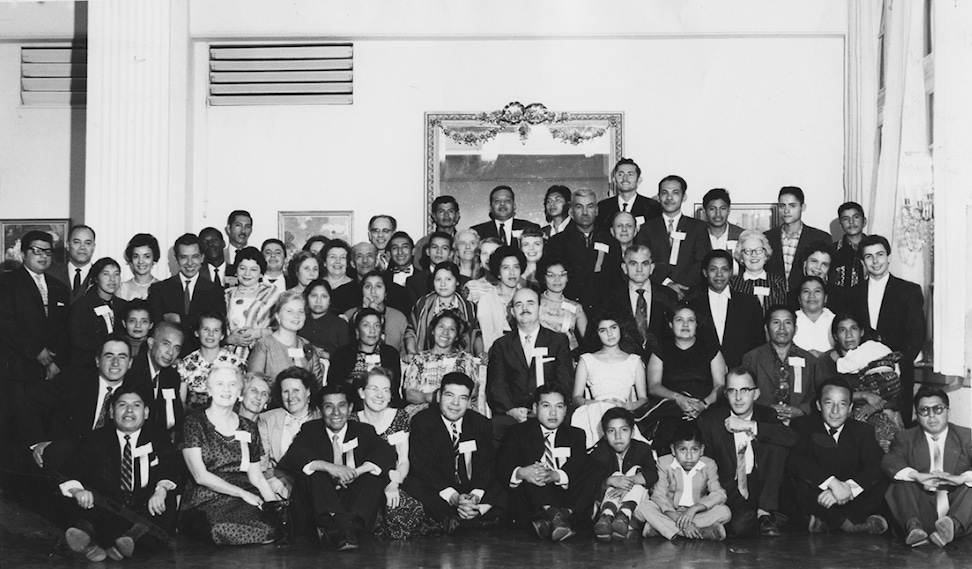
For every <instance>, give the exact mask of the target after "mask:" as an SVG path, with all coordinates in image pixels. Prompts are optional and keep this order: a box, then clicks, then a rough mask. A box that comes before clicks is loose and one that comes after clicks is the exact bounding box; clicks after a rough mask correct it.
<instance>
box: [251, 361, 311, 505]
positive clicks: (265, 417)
mask: <svg viewBox="0 0 972 569" xmlns="http://www.w3.org/2000/svg"><path fill="white" fill-rule="evenodd" d="M316 395H317V378H316V377H314V374H312V373H311V372H309V371H307V370H306V369H304V368H302V367H296V366H294V367H289V368H287V369H285V370H283V371H282V372H280V375H278V376H277V379H276V380H275V381H274V382H273V399H274V401H275V402H276V403H277V404H278V405H281V407H278V408H275V409H270V410H268V411H264V412H263V413H260V416H259V418H258V419H257V427H259V429H260V441H261V442H262V443H263V457H261V468H262V469H263V472H264V475H265V476H266V478H267V481H268V482H269V483H270V487H271V488H272V489H273V491H274V492H276V493H277V495H278V496H280V497H281V498H289V497H290V491H291V490H292V489H293V487H294V478H293V476H292V475H291V474H290V473H288V472H287V471H285V470H283V469H281V468H277V463H278V462H280V459H281V458H283V457H284V455H285V454H287V449H289V448H290V443H292V442H294V437H296V436H297V433H299V432H300V427H301V425H303V424H304V423H306V422H307V421H310V420H313V419H320V418H321V412H320V410H319V409H317V408H316V407H314V406H313V405H311V401H314V399H315V397H316Z"/></svg>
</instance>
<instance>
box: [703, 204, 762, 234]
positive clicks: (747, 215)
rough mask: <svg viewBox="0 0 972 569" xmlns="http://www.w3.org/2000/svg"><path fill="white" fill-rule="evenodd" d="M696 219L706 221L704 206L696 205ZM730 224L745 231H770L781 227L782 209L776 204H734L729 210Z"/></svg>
mask: <svg viewBox="0 0 972 569" xmlns="http://www.w3.org/2000/svg"><path fill="white" fill-rule="evenodd" d="M695 219H701V220H702V221H705V210H704V209H702V204H700V203H697V204H695ZM729 223H732V224H734V225H738V226H739V227H742V228H743V229H755V230H756V231H768V230H770V229H772V228H774V227H778V226H779V225H780V209H779V207H777V205H776V204H775V203H738V204H737V203H734V204H732V207H730V209H729Z"/></svg>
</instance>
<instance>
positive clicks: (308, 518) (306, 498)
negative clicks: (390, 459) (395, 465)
mask: <svg viewBox="0 0 972 569" xmlns="http://www.w3.org/2000/svg"><path fill="white" fill-rule="evenodd" d="M383 474H384V473H383ZM387 484H388V477H387V475H383V476H374V475H373V474H364V475H362V476H359V477H358V478H357V479H356V480H355V481H354V482H352V483H351V485H350V486H348V487H347V488H344V487H338V488H335V486H336V483H335V481H334V479H333V478H331V476H330V475H329V474H327V473H326V472H315V473H313V474H311V475H310V476H305V477H301V478H300V479H299V480H298V481H297V483H296V484H295V485H294V494H295V496H294V499H292V500H291V503H292V504H294V503H298V504H302V506H303V508H304V509H305V512H304V513H303V515H299V516H297V517H295V520H294V522H295V524H297V526H298V529H301V530H311V531H313V528H314V527H319V528H324V529H326V530H332V529H346V527H345V524H349V523H350V524H353V525H354V529H355V531H358V532H360V531H362V530H364V529H365V528H368V529H370V528H372V527H374V525H375V516H376V515H377V514H378V508H379V507H380V506H381V505H382V504H383V503H384V501H385V492H384V489H385V486H386V485H387ZM305 524H306V525H308V526H311V527H303V528H302V527H301V525H305Z"/></svg>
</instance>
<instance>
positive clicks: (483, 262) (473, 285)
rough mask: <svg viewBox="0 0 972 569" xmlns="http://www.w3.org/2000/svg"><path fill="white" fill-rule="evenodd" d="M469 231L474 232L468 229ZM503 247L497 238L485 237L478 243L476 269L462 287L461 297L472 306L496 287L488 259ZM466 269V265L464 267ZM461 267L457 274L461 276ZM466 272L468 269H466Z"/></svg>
mask: <svg viewBox="0 0 972 569" xmlns="http://www.w3.org/2000/svg"><path fill="white" fill-rule="evenodd" d="M469 231H474V230H473V229H470V230H469ZM502 246H503V242H502V241H500V239H499V237H487V238H485V239H482V240H481V241H480V242H479V247H478V249H477V251H476V252H477V256H478V258H479V262H478V267H477V268H476V270H475V271H474V272H473V273H472V274H471V275H470V278H471V280H470V281H468V282H467V283H466V284H464V285H462V289H461V290H462V296H463V297H464V298H465V299H466V300H468V301H469V302H471V303H473V304H477V305H478V304H479V299H480V298H481V297H482V296H483V295H484V294H487V293H489V292H491V291H492V290H493V287H495V286H496V277H494V276H493V275H492V274H491V273H490V272H489V258H490V257H491V256H492V255H493V253H494V252H495V251H496V250H497V249H499V248H500V247H502ZM466 266H467V267H468V265H466ZM462 267H463V265H462V264H460V266H459V272H460V274H462ZM467 270H468V269H467Z"/></svg>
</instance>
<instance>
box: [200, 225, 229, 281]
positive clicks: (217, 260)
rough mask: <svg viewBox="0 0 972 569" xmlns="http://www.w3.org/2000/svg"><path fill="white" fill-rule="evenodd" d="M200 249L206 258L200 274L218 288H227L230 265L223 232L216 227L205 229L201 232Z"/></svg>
mask: <svg viewBox="0 0 972 569" xmlns="http://www.w3.org/2000/svg"><path fill="white" fill-rule="evenodd" d="M199 247H200V248H201V249H202V254H203V257H204V258H205V262H204V263H202V267H201V268H200V269H199V274H200V275H201V276H202V278H204V279H206V280H207V281H210V282H212V283H215V284H216V286H218V287H224V286H226V269H227V268H228V266H229V265H228V264H227V263H226V251H225V248H226V242H225V241H224V240H223V232H222V231H220V230H219V229H216V228H215V227H206V228H204V229H203V230H202V231H200V232H199ZM233 278H234V279H235V277H233Z"/></svg>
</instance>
